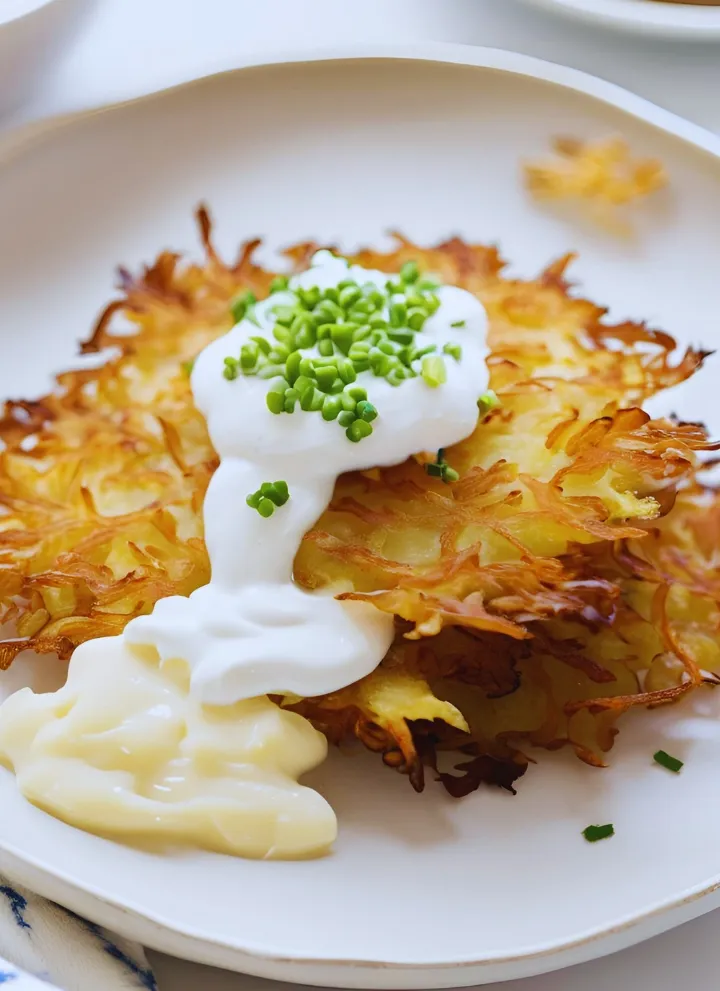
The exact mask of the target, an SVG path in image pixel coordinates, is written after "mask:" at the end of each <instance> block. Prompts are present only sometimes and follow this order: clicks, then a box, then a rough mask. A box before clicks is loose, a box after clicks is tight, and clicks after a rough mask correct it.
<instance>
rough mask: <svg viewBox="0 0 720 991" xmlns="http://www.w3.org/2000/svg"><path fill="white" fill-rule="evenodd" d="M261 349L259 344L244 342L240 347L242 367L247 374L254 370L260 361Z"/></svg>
mask: <svg viewBox="0 0 720 991" xmlns="http://www.w3.org/2000/svg"><path fill="white" fill-rule="evenodd" d="M259 357H260V349H259V348H258V346H257V344H243V346H242V347H241V348H240V368H241V369H242V371H243V372H245V374H247V373H248V372H250V371H252V370H253V368H255V366H256V365H257V363H258V358H259Z"/></svg>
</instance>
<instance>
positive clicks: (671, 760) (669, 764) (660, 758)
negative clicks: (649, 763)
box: [653, 750, 685, 774]
mask: <svg viewBox="0 0 720 991" xmlns="http://www.w3.org/2000/svg"><path fill="white" fill-rule="evenodd" d="M653 760H654V761H655V763H656V764H660V765H661V766H662V767H666V768H667V769H668V771H673V772H674V773H675V774H677V773H678V771H679V770H680V769H681V768H682V767H683V766H684V763H685V762H684V761H682V760H678V759H677V757H673V756H672V755H671V754H668V753H666V752H665V751H664V750H658V751H657V753H654V754H653Z"/></svg>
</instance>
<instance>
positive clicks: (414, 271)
mask: <svg viewBox="0 0 720 991" xmlns="http://www.w3.org/2000/svg"><path fill="white" fill-rule="evenodd" d="M400 278H401V279H402V280H403V282H408V283H409V282H417V280H418V279H419V278H420V271H419V269H418V267H417V262H405V264H404V265H403V267H402V268H401V269H400Z"/></svg>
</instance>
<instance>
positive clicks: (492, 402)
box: [477, 389, 500, 416]
mask: <svg viewBox="0 0 720 991" xmlns="http://www.w3.org/2000/svg"><path fill="white" fill-rule="evenodd" d="M477 405H478V409H479V410H480V415H481V416H485V415H486V414H487V413H489V412H490V410H491V409H495V408H496V407H497V406H499V405H500V400H499V399H498V397H497V396H496V395H495V393H494V392H493V390H492V389H488V391H487V392H484V393H483V394H482V396H480V398H479V399H478V401H477Z"/></svg>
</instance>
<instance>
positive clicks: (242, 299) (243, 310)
mask: <svg viewBox="0 0 720 991" xmlns="http://www.w3.org/2000/svg"><path fill="white" fill-rule="evenodd" d="M256 302H257V297H256V296H255V293H254V292H252V291H251V290H250V289H243V290H242V292H239V293H238V294H237V296H236V297H235V299H233V300H232V302H231V303H230V312H231V313H232V315H233V319H234V321H235V323H240V321H241V320H243V319H244V318H245V315H246V314H247V312H248V310H250V309H251V307H252V306H254V304H255V303H256Z"/></svg>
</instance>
